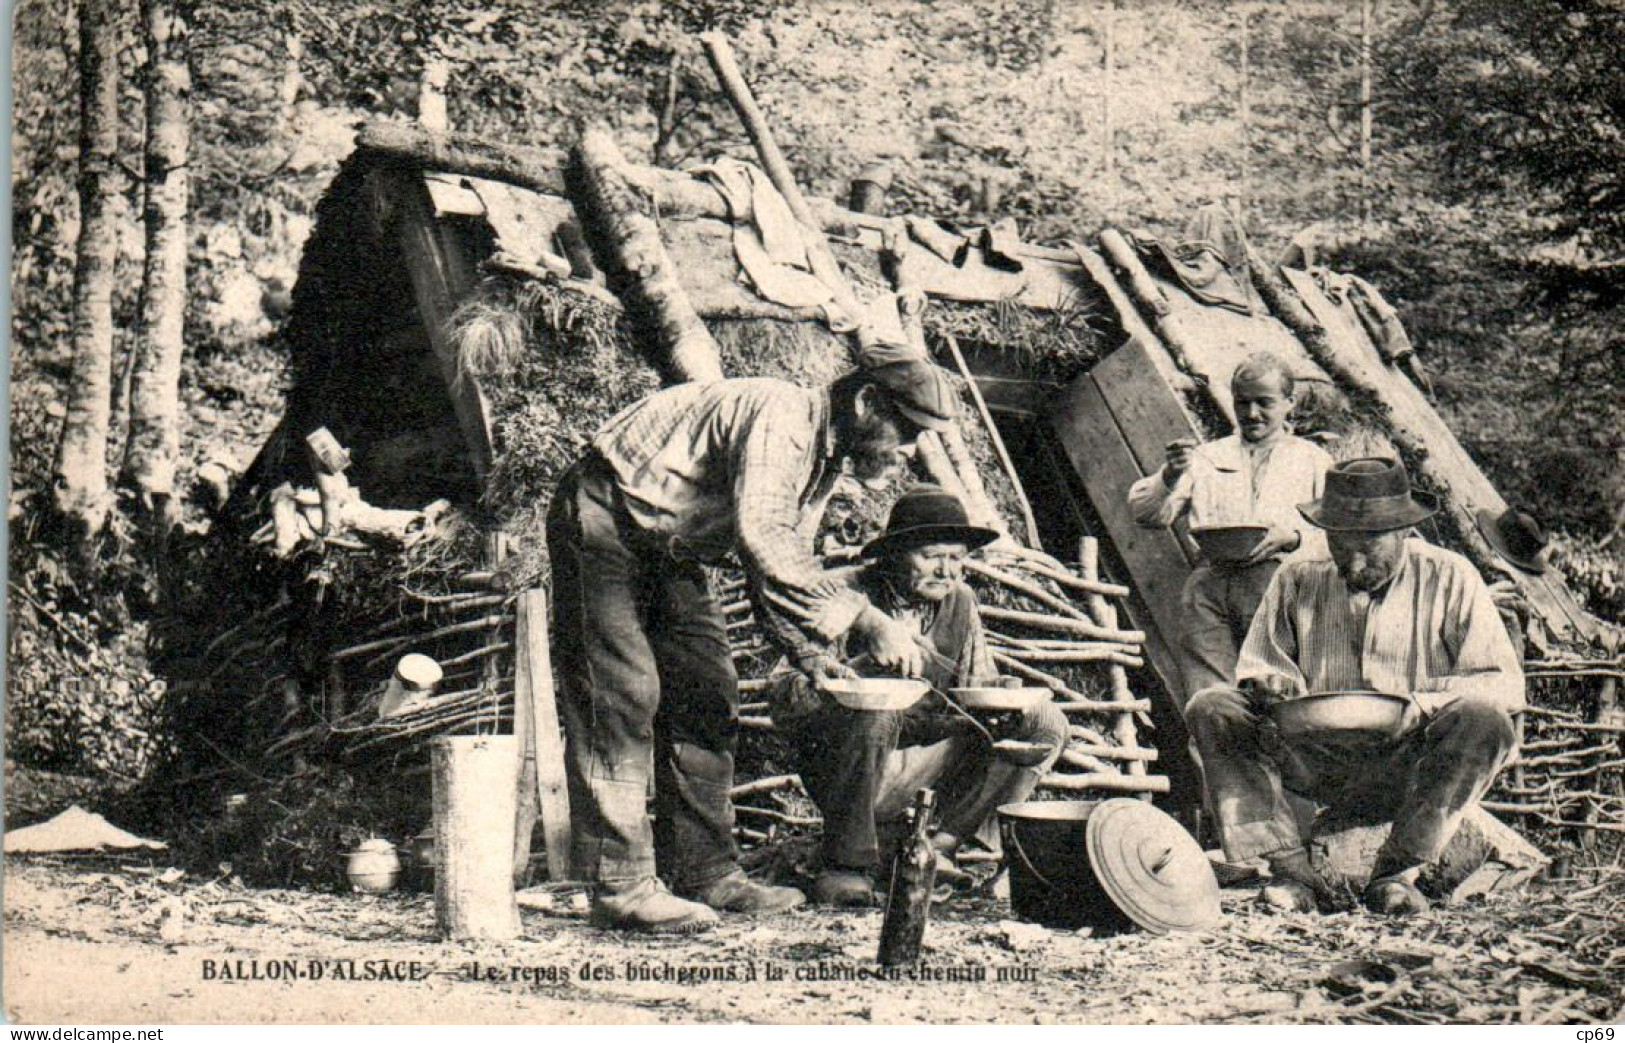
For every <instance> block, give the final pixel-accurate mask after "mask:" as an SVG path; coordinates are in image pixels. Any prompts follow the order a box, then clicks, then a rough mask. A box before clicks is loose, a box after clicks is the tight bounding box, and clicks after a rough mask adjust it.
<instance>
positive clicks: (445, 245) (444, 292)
mask: <svg viewBox="0 0 1625 1043" xmlns="http://www.w3.org/2000/svg"><path fill="white" fill-rule="evenodd" d="M373 185H374V191H376V192H380V193H387V194H388V198H387V199H386V200H383V201H380V206H382V205H384V203H385V202H387V203H389V204H391V205H394V206H395V207H397V208H398V211H397V213H396V215H395V219H396V229H397V234H398V235H399V237H400V245H401V258H402V261H403V263H404V264H405V265H406V270H407V273H408V275H409V276H410V277H411V280H412V294H413V297H414V298H415V300H416V301H417V306H418V314H419V315H420V316H421V318H422V320H423V329H424V332H425V333H427V334H428V337H429V344H430V346H431V347H432V348H433V349H434V355H435V358H436V359H437V360H438V361H439V363H440V376H441V379H442V380H443V381H444V382H445V385H446V393H447V394H448V395H449V396H450V397H451V403H452V407H453V408H454V409H455V410H456V412H457V422H458V424H459V425H460V426H461V427H462V429H463V438H464V439H465V440H466V441H467V443H468V454H469V459H470V461H471V462H472V463H473V465H474V473H475V474H476V475H478V476H479V477H480V478H481V479H482V480H483V479H484V478H485V475H486V474H487V473H488V472H489V471H490V468H491V455H492V451H491V420H490V407H489V405H488V404H487V402H486V400H485V393H484V392H483V391H482V390H481V389H480V386H479V381H477V380H475V379H474V378H472V377H468V378H463V377H462V376H461V374H460V373H459V372H458V366H457V348H456V345H454V344H452V343H451V340H450V339H449V338H448V337H447V336H446V320H447V319H448V318H449V317H450V316H451V313H452V311H453V310H454V309H455V308H456V307H457V304H458V302H460V301H461V300H462V299H463V298H464V297H465V296H466V295H467V294H468V292H469V291H470V290H471V289H472V288H473V286H474V283H475V271H474V262H473V260H472V259H471V258H469V257H467V256H466V255H465V253H464V250H463V248H462V244H461V243H460V242H459V241H458V240H457V237H456V233H455V232H454V231H453V229H452V228H451V227H450V226H449V225H448V224H446V223H443V222H440V221H437V220H436V219H435V216H434V204H433V203H432V201H431V200H430V199H429V191H428V189H427V188H425V187H424V184H423V179H422V178H420V177H415V176H409V175H395V176H390V177H384V178H379V179H378V180H376V181H374V182H373Z"/></svg>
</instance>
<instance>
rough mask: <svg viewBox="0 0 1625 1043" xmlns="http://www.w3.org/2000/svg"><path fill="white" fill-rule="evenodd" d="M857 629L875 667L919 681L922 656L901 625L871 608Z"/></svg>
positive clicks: (923, 656)
mask: <svg viewBox="0 0 1625 1043" xmlns="http://www.w3.org/2000/svg"><path fill="white" fill-rule="evenodd" d="M857 626H858V627H859V629H860V632H861V633H862V634H863V637H864V639H865V643H866V644H867V646H868V649H869V656H870V658H871V659H873V660H874V661H875V665H876V666H878V667H880V668H881V669H882V670H889V671H891V672H893V673H895V674H896V675H897V676H899V677H919V676H920V675H921V674H923V673H925V652H924V651H923V650H922V649H921V648H920V646H919V645H917V644H915V643H914V635H912V634H910V633H909V632H908V629H907V628H906V627H904V626H903V625H902V624H901V623H899V622H897V621H896V620H895V619H892V618H891V617H890V616H888V615H886V614H885V613H884V612H881V611H880V610H879V609H877V608H875V607H873V606H870V607H869V608H867V609H865V610H864V613H863V615H861V616H859V617H858V621H857Z"/></svg>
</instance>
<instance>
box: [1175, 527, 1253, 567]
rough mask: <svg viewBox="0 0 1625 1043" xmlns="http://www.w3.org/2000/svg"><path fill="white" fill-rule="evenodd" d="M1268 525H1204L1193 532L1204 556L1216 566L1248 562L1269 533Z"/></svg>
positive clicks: (1192, 536)
mask: <svg viewBox="0 0 1625 1043" xmlns="http://www.w3.org/2000/svg"><path fill="white" fill-rule="evenodd" d="M1269 531H1270V530H1269V526H1267V525H1204V526H1202V527H1201V528H1197V529H1192V530H1191V538H1192V539H1194V540H1196V545H1197V546H1198V547H1201V548H1202V556H1203V557H1204V558H1206V559H1207V560H1208V561H1209V562H1211V563H1213V564H1214V565H1234V564H1236V563H1237V562H1242V561H1246V560H1247V559H1248V558H1249V557H1251V556H1252V553H1253V550H1254V549H1255V548H1256V547H1257V546H1258V544H1259V541H1261V540H1263V538H1264V534H1265V533H1267V532H1269Z"/></svg>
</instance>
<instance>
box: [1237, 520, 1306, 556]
mask: <svg viewBox="0 0 1625 1043" xmlns="http://www.w3.org/2000/svg"><path fill="white" fill-rule="evenodd" d="M1302 545H1303V536H1302V535H1301V534H1299V532H1298V531H1297V530H1296V529H1282V528H1277V527H1276V526H1273V525H1272V526H1270V531H1269V532H1266V533H1265V534H1264V538H1263V539H1261V540H1259V541H1258V546H1256V547H1254V548H1253V552H1252V553H1251V554H1249V555H1247V558H1246V560H1245V561H1243V562H1242V563H1241V564H1242V565H1243V566H1249V565H1257V564H1259V563H1261V562H1265V561H1268V560H1269V559H1271V558H1273V557H1275V556H1276V555H1277V554H1290V553H1291V552H1292V551H1295V550H1297V549H1298V548H1299V547H1300V546H1302Z"/></svg>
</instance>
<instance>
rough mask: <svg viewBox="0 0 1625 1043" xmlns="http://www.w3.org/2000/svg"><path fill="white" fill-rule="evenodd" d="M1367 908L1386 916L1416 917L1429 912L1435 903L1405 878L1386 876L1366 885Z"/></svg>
mask: <svg viewBox="0 0 1625 1043" xmlns="http://www.w3.org/2000/svg"><path fill="white" fill-rule="evenodd" d="M1365 907H1366V908H1367V909H1369V910H1371V911H1372V912H1374V913H1380V914H1382V915H1384V916H1414V915H1415V914H1417V913H1425V912H1427V911H1428V910H1429V909H1431V908H1432V907H1433V903H1432V902H1429V901H1428V900H1427V896H1426V895H1424V894H1423V893H1422V892H1420V891H1418V890H1417V889H1416V885H1415V884H1413V883H1411V882H1410V881H1409V880H1407V879H1405V878H1404V877H1402V876H1384V877H1377V878H1376V879H1374V880H1372V881H1371V882H1370V883H1369V884H1366V885H1365Z"/></svg>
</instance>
